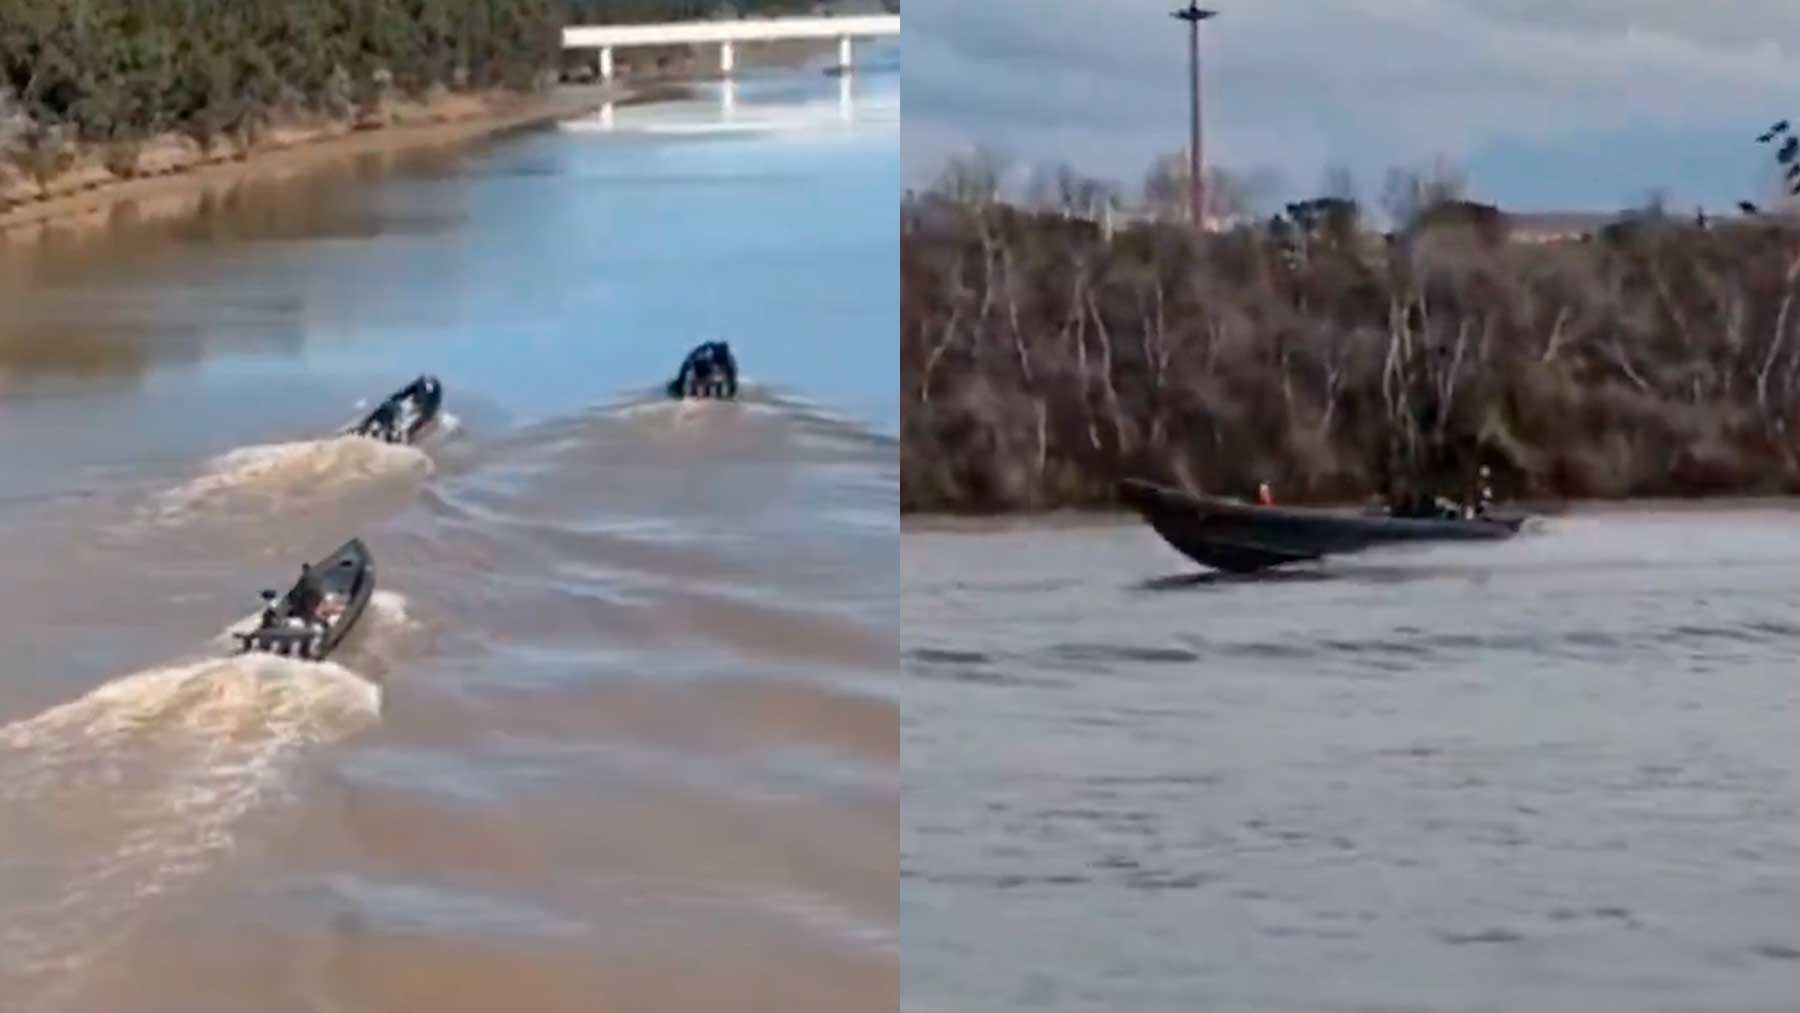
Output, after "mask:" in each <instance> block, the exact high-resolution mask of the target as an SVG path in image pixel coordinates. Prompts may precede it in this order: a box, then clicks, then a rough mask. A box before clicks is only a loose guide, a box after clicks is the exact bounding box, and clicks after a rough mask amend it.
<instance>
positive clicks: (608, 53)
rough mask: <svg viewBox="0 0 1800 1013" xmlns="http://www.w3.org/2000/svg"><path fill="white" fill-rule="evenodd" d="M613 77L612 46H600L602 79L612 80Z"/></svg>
mask: <svg viewBox="0 0 1800 1013" xmlns="http://www.w3.org/2000/svg"><path fill="white" fill-rule="evenodd" d="M612 79H613V56H612V47H611V46H601V47H600V80H602V81H611V80H612Z"/></svg>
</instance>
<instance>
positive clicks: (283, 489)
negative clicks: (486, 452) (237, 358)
mask: <svg viewBox="0 0 1800 1013" xmlns="http://www.w3.org/2000/svg"><path fill="white" fill-rule="evenodd" d="M432 470H433V464H432V460H431V457H430V456H429V455H427V454H426V453H425V452H424V451H422V450H419V449H418V448H416V447H410V446H404V445H398V444H390V443H381V442H378V441H376V440H369V439H363V438H361V437H355V436H340V437H335V438H333V439H328V440H302V441H298V442H294V443H274V444H263V445H260V446H252V447H242V448H239V449H237V450H233V451H231V452H230V453H227V454H223V455H221V456H219V457H216V458H214V459H213V460H212V461H210V462H208V464H207V467H206V470H205V471H204V472H203V473H202V474H200V475H199V476H197V477H195V478H193V479H192V480H190V481H188V482H186V483H185V484H183V485H181V486H178V487H176V488H174V489H171V490H169V491H167V492H165V493H162V494H161V495H159V496H157V497H155V498H154V499H153V500H152V501H151V502H150V503H149V504H148V506H147V508H146V512H147V516H146V517H145V518H144V519H146V520H149V521H150V522H152V523H159V524H180V523H185V522H188V521H193V520H205V519H219V518H220V517H222V516H224V517H229V516H232V515H255V516H262V515H265V514H267V513H269V512H273V511H288V510H294V509H301V508H305V507H307V506H310V505H316V504H318V503H321V502H325V501H328V500H330V499H332V498H334V497H336V496H338V495H340V494H341V493H343V492H345V491H347V490H349V489H352V488H355V487H359V486H366V485H371V484H374V485H384V484H389V483H397V482H400V483H410V482H415V481H418V480H420V479H423V478H425V477H426V476H428V475H430V474H431V472H432Z"/></svg>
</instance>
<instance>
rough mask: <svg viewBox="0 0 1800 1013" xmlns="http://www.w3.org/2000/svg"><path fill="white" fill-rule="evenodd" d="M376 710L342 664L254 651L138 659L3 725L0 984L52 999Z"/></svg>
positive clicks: (371, 689)
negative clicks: (95, 684)
mask: <svg viewBox="0 0 1800 1013" xmlns="http://www.w3.org/2000/svg"><path fill="white" fill-rule="evenodd" d="M390 604H392V603H390ZM371 611H374V610H373V609H372V610H371ZM399 614H400V617H401V619H402V620H404V609H403V607H402V608H401V609H400V613H399ZM380 714H381V690H380V688H379V687H378V686H377V685H375V684H374V683H372V682H370V681H368V680H366V679H364V678H362V677H360V676H358V675H357V674H356V673H354V672H352V671H350V670H349V669H347V668H344V667H342V666H340V665H337V664H333V663H329V662H327V663H308V662H302V661H298V660H294V659H288V658H279V657H275V656H272V655H260V654H258V655H240V656H235V657H226V658H213V659H207V660H200V661H190V662H184V663H178V664H171V665H164V666H158V667H155V668H150V669H146V670H144V671H140V672H136V673H132V674H130V675H126V676H122V677H120V678H118V679H114V680H112V681H111V682H108V683H106V684H104V685H102V686H100V687H99V688H97V689H95V690H93V691H92V692H90V693H88V694H87V695H85V696H83V697H80V698H79V699H76V700H74V701H71V702H69V703H66V704H62V705H60V706H57V707H53V708H51V709H50V710H47V711H45V712H43V713H41V714H39V715H37V716H35V717H32V718H29V719H26V720H23V721H19V722H15V723H13V724H10V725H5V726H0V841H4V845H3V846H0V885H4V887H5V889H0V983H5V987H6V988H7V990H8V991H13V992H14V997H17V998H22V997H23V996H22V995H21V994H20V993H23V994H37V995H38V998H39V1000H40V1001H41V1000H48V999H50V998H52V997H53V995H52V991H50V990H54V989H56V988H60V987H62V986H63V985H64V984H67V983H70V982H72V981H73V980H75V979H76V978H77V977H78V975H77V974H76V973H75V972H77V971H79V970H80V969H81V968H82V967H84V966H86V965H87V964H89V963H91V962H93V961H95V960H98V959H100V958H101V957H102V956H103V955H104V953H105V952H106V950H107V948H108V947H109V946H110V945H112V943H114V942H115V941H116V940H118V939H119V938H121V937H122V936H124V935H126V934H128V933H129V932H130V931H132V929H133V927H134V925H135V924H136V921H137V919H139V918H141V917H142V916H143V914H144V910H145V907H146V904H147V902H149V901H151V900H152V899H153V898H156V897H158V896H163V895H168V894H171V893H173V892H176V891H179V890H181V889H182V888H183V887H184V886H186V885H188V884H190V883H191V882H192V881H193V880H195V879H196V878H197V877H198V876H200V875H202V874H203V873H204V872H205V871H206V870H207V869H209V868H211V867H212V866H213V865H214V864H215V863H216V862H217V861H218V860H219V858H220V857H221V856H222V855H224V854H225V853H228V852H229V851H230V850H231V849H232V848H233V847H235V846H236V842H237V833H238V830H239V828H240V826H241V824H242V822H243V820H244V819H245V817H246V816H247V815H248V814H249V813H251V812H252V811H253V810H255V809H256V808H257V807H258V806H259V805H264V804H267V803H268V802H270V801H272V800H274V799H278V798H280V797H281V796H282V795H283V793H284V792H285V791H287V790H288V788H289V786H290V785H289V780H290V779H289V778H288V777H287V776H286V775H287V774H288V773H289V772H290V771H291V769H292V768H293V765H294V764H295V763H296V762H297V761H298V760H299V759H300V758H301V757H302V756H304V755H305V754H306V752H307V751H308V749H309V748H313V747H317V746H318V745H321V744H324V743H329V742H333V741H337V740H339V739H342V738H343V737H345V736H347V735H350V734H352V733H354V732H356V731H358V730H360V729H363V728H366V727H368V726H369V725H371V724H373V723H374V722H376V721H378V720H379V718H380ZM15 879H16V880H17V881H16V882H14V880H15Z"/></svg>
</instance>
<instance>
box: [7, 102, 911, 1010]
mask: <svg viewBox="0 0 1800 1013" xmlns="http://www.w3.org/2000/svg"><path fill="white" fill-rule="evenodd" d="M877 84H878V82H877ZM895 90H897V87H896V89H895ZM890 98H891V96H890ZM889 105H891V102H890V103H889ZM815 107H816V109H817V115H814V110H815ZM885 108H887V106H884V105H883V104H882V100H881V91H880V89H879V87H875V88H873V89H872V91H871V92H870V93H869V97H868V109H869V110H870V111H871V114H870V115H869V116H867V117H865V118H864V119H862V120H859V121H857V122H855V123H846V122H845V121H844V119H843V117H842V115H841V110H840V108H839V106H838V92H837V87H836V85H835V84H834V83H832V82H830V81H827V80H825V79H823V78H817V79H814V78H810V77H793V76H789V77H784V78H779V79H776V78H771V79H769V80H768V81H766V82H764V83H762V84H758V83H756V82H754V81H752V82H747V83H745V84H744V85H742V86H741V91H740V93H739V95H738V96H737V105H736V107H735V111H734V115H735V116H736V117H737V123H735V124H733V129H732V130H730V131H719V132H709V131H708V130H707V129H706V124H707V123H708V122H709V117H710V118H714V119H716V118H717V116H718V115H719V114H718V110H717V108H716V102H715V104H708V102H707V101H706V100H705V99H704V97H703V98H702V99H701V100H699V101H696V102H694V103H688V104H684V105H679V106H644V107H635V108H633V109H631V110H629V111H627V110H621V111H620V113H619V116H618V119H617V121H616V124H615V126H616V127H618V128H622V129H620V130H617V131H615V132H614V133H610V134H608V135H606V136H596V135H594V134H592V133H589V132H585V131H558V130H544V131H536V132H529V133H526V134H521V135H517V136H512V137H508V138H504V139H499V140H496V141H493V142H490V143H486V144H481V145H476V146H473V147H469V148H464V149H458V150H456V151H445V152H435V153H430V154H417V155H407V156H399V157H393V158H387V159H381V160H373V161H370V160H364V161H362V162H358V163H356V164H354V165H346V166H341V167H337V168H333V169H326V170H321V171H319V172H315V173H309V174H306V175H303V176H301V177H297V178H294V179H288V180H281V181H271V182H263V183H259V184H257V185H254V186H248V187H243V188H239V189H237V190H234V191H232V192H230V193H223V194H214V195H208V196H206V197H205V198H204V199H201V200H197V201H194V202H190V205H189V206H184V207H180V208H165V209H160V210H159V209H150V211H151V212H152V213H144V214H136V215H133V216H128V217H126V218H122V219H120V220H118V221H116V222H115V223H114V224H112V225H109V226H96V227H94V228H95V229H97V230H98V231H95V230H94V229H90V230H88V231H71V232H68V233H67V234H65V235H62V236H60V237H57V236H52V237H49V238H46V239H45V240H44V241H42V242H37V243H13V244H10V245H7V246H0V561H3V562H0V651H3V658H0V1010H5V1011H6V1013H14V1011H20V1013H40V1011H42V1013H50V1011H63V1010H82V1011H105V1010H119V1011H124V1010H131V1011H134V1013H140V1011H159V1010H164V1011H171V1013H173V1011H182V1013H189V1011H196V1010H227V1009H229V1010H242V1009H259V1010H270V1011H276V1010H296V1011H298V1010H309V1011H318V1010H350V1009H354V1010H371V1011H373V1010H396V1011H398V1010H440V1011H448V1010H470V1011H474V1010H482V1011H487V1010H496V1009H534V1010H593V1009H613V1008H616V1009H644V1010H654V1009H669V1010H677V1009H679V1010H688V1009H708V1008H713V1009H726V1008H731V1009H740V1008H746V1006H747V1005H748V1006H750V1007H756V1008H765V1009H789V1010H807V1009H814V1010H843V1009H871V1008H877V1009H878V1008H892V1007H893V1005H894V1002H895V995H896V990H897V988H898V975H899V954H898V917H899V915H898V900H897V898H896V888H895V884H896V880H897V875H898V868H897V861H898V860H897V851H896V844H895V842H896V840H897V837H898V834H899V771H898V763H899V743H898V724H899V703H898V695H897V688H896V685H895V680H894V673H895V671H896V669H897V667H898V645H897V632H896V625H897V609H898V606H897V599H896V589H895V572H896V567H897V559H896V557H897V546H898V524H897V521H896V511H897V486H898V471H897V454H896V449H895V444H894V441H893V436H892V433H893V431H894V428H895V425H894V417H893V413H892V409H891V407H890V406H891V405H892V404H893V403H894V402H893V400H892V399H893V397H894V394H893V391H894V390H895V383H896V380H895V379H894V365H893V357H892V334H893V326H894V324H893V321H894V319H895V312H896V311H895V303H894V301H893V300H894V284H895V283H894V272H895V268H894V265H893V258H894V257H895V253H894V245H895V235H894V228H895V226H894V219H893V214H892V207H893V203H892V202H893V199H894V194H895V192H896V191H897V177H898V156H897V140H896V137H895V131H894V130H893V126H894V123H893V116H891V115H886V116H884V114H883V110H884V109H885ZM758 116H766V117H767V118H768V119H769V121H770V126H769V128H768V129H766V130H761V131H746V130H743V129H741V128H742V124H743V121H745V120H746V119H748V120H752V121H754V120H755V119H756V117H758ZM662 123H676V124H679V126H680V129H679V130H674V131H660V130H658V129H657V127H658V125H659V124H662ZM699 277H709V278H710V279H711V280H710V281H708V283H707V287H706V290H705V292H704V293H702V294H703V295H704V297H701V296H702V294H697V293H696V290H695V287H694V286H695V279H696V278H699ZM717 337H726V338H729V339H730V340H731V341H732V343H733V346H734V348H736V349H737V351H738V354H739V356H740V358H741V359H742V360H743V362H744V367H745V373H746V375H747V378H748V383H747V386H746V389H745V397H744V398H743V400H742V401H741V403H737V404H716V403H715V404H697V405H675V404H671V403H668V402H666V401H663V400H661V399H659V398H657V397H656V396H655V394H654V387H655V385H656V384H657V383H658V382H659V381H661V380H662V379H665V378H666V376H667V375H668V374H671V373H672V372H673V370H674V367H675V365H676V364H677V363H678V362H679V360H680V358H681V355H682V354H683V353H684V352H685V350H686V349H687V348H688V347H689V346H691V345H692V344H694V343H696V342H698V341H700V340H705V339H710V338H717ZM421 370H430V371H432V372H435V373H436V374H437V375H439V376H440V377H442V378H443V380H444V382H445V387H446V392H447V394H446V402H445V406H446V415H445V416H444V417H443V419H442V424H441V425H440V426H439V427H438V428H437V430H436V431H435V432H433V433H432V434H431V435H430V436H429V437H428V438H427V440H426V441H425V442H424V443H423V444H422V445H421V446H419V447H407V448H398V447H389V446H383V445H378V444H374V443H371V442H367V441H360V440H347V439H331V438H328V437H329V434H330V433H331V432H332V431H333V429H334V428H335V427H336V426H338V425H339V424H341V423H343V422H345V421H347V420H348V419H349V418H350V417H352V416H353V415H354V414H355V413H356V411H357V409H358V406H359V404H362V403H366V401H367V399H368V398H370V397H377V396H380V395H382V394H385V393H386V392H388V391H390V390H392V389H394V388H395V387H397V386H399V385H400V384H401V383H404V382H405V381H407V380H409V379H410V378H411V377H412V376H413V375H415V374H416V373H417V372H419V371H421ZM353 534H354V535H357V536H360V537H362V538H363V539H364V541H365V542H366V543H367V544H368V546H369V548H370V550H371V551H372V553H373V554H374V556H375V559H376V565H377V574H378V587H379V590H378V591H377V593H376V597H375V599H374V601H373V603H372V605H371V607H370V609H369V611H368V612H367V613H366V614H365V616H364V617H363V619H362V620H361V622H360V623H359V624H358V626H357V628H356V629H355V630H353V631H352V633H351V635H350V637H349V639H348V640H347V641H346V643H345V644H344V645H343V646H342V647H341V648H340V649H339V650H338V652H336V653H335V654H334V655H333V657H332V658H331V659H330V661H328V662H326V663H323V664H307V663H303V662H298V661H293V660H288V659H278V658H268V657H260V658H234V657H231V656H230V651H229V643H228V641H227V638H226V637H225V633H226V632H227V630H228V628H229V627H230V626H232V625H233V624H234V623H237V622H239V621H241V620H243V619H244V618H245V617H246V616H248V615H250V614H252V613H253V612H254V611H255V609H256V607H257V605H258V602H257V598H256V595H257V592H258V591H259V590H260V589H262V588H265V587H281V588H285V587H286V586H287V585H288V584H289V583H290V582H291V581H292V579H293V577H294V575H295V573H296V571H297V567H298V563H299V562H300V561H301V560H302V559H311V558H317V557H318V556H321V555H323V554H324V553H325V552H328V551H329V550H331V549H332V548H334V547H336V546H337V545H338V544H339V543H340V542H342V541H343V540H344V539H345V538H347V537H349V536H350V535H353Z"/></svg>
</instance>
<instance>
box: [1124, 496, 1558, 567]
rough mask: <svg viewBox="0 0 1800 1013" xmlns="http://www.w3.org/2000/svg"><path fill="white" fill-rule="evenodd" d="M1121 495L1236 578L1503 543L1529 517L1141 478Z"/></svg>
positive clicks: (1203, 560) (1198, 556) (1172, 537)
mask: <svg viewBox="0 0 1800 1013" xmlns="http://www.w3.org/2000/svg"><path fill="white" fill-rule="evenodd" d="M1119 495H1120V498H1121V499H1123V500H1124V501H1125V502H1126V503H1127V504H1129V505H1130V506H1131V507H1132V508H1133V509H1135V510H1137V512H1138V513H1139V514H1140V515H1142V516H1143V518H1144V520H1145V521H1146V522H1148V523H1149V525H1150V526H1151V527H1152V528H1154V529H1155V530H1156V533H1157V534H1159V535H1161V536H1162V537H1163V540H1164V541H1166V542H1168V543H1169V544H1170V545H1171V546H1173V547H1174V548H1175V549H1176V550H1177V551H1179V552H1181V553H1182V554H1183V555H1185V556H1187V557H1188V558H1189V559H1192V560H1194V561H1195V562H1197V563H1200V564H1202V565H1204V566H1210V567H1212V568H1213V569H1216V570H1225V571H1228V572H1231V573H1253V572H1255V571H1258V570H1266V569H1269V568H1271V567H1276V566H1283V565H1287V564H1291V563H1303V562H1309V561H1312V560H1317V559H1322V558H1324V557H1326V556H1332V555H1344V554H1347V553H1353V552H1360V551H1362V550H1364V549H1369V548H1375V547H1378V546H1384V545H1398V544H1407V543H1417V542H1491V541H1504V540H1505V539H1508V538H1511V537H1513V536H1514V535H1516V534H1517V533H1518V531H1519V528H1520V526H1521V525H1522V524H1523V523H1524V520H1525V518H1523V517H1506V518H1500V517H1495V518H1487V517H1478V518H1472V519H1468V520H1450V519H1440V518H1413V517H1389V516H1379V515H1370V514H1352V513H1343V512H1340V511H1335V510H1320V509H1308V508H1303V507H1267V506H1251V505H1248V504H1245V503H1239V502H1237V501H1235V500H1228V499H1221V498H1218V497H1213V496H1197V495H1194V494H1192V493H1187V492H1182V491H1180V490H1177V489H1170V488H1167V487H1164V486H1159V485H1156V484H1154V483H1151V482H1144V481H1140V480H1137V479H1127V480H1126V481H1124V482H1122V483H1120V485H1119Z"/></svg>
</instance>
